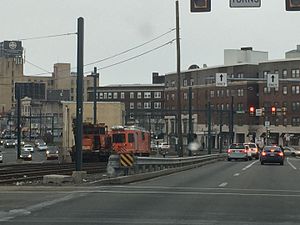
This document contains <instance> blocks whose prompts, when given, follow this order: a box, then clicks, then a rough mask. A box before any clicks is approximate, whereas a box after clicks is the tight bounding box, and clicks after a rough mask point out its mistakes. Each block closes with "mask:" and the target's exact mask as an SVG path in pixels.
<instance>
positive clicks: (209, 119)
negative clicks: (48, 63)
mask: <svg viewBox="0 0 300 225" xmlns="http://www.w3.org/2000/svg"><path fill="white" fill-rule="evenodd" d="M207 142H208V143H207V153H208V154H211V105H210V101H208V131H207Z"/></svg>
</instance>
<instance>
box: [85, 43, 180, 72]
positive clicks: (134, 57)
mask: <svg viewBox="0 0 300 225" xmlns="http://www.w3.org/2000/svg"><path fill="white" fill-rule="evenodd" d="M175 40H176V39H173V40H171V41H169V42H167V43H165V44H163V45H160V46H158V47H156V48H153V49H150V50H148V51H146V52H143V53H141V54H138V55H136V56H133V57H130V58H128V59H125V60H122V61H119V62H116V63H113V64H111V65H108V66H104V67H101V68H100V69H98V70H103V69H107V68H110V67H113V66H116V65H119V64H122V63H125V62H128V61H130V60H133V59H136V58H138V57H141V56H143V55H146V54H148V53H150V52H153V51H155V50H158V49H160V48H162V47H164V46H166V45H169V44H172V43H173V42H174V41H175ZM87 73H88V72H86V73H85V74H87ZM89 73H91V71H90V72H89Z"/></svg>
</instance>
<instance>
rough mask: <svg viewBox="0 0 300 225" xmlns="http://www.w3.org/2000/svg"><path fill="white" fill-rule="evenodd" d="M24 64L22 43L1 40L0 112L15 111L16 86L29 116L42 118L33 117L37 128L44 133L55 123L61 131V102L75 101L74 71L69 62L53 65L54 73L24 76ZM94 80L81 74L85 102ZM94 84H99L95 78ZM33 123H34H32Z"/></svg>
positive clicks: (11, 112) (75, 78) (11, 113)
mask: <svg viewBox="0 0 300 225" xmlns="http://www.w3.org/2000/svg"><path fill="white" fill-rule="evenodd" d="M23 67H24V59H23V48H22V42H20V41H4V42H2V43H0V96H1V102H0V107H1V108H0V112H1V114H3V115H6V114H9V115H10V116H11V115H14V114H15V112H14V111H15V106H16V98H15V97H16V96H15V94H16V90H15V89H16V87H19V88H20V93H21V98H25V97H27V100H26V101H25V102H26V104H27V105H26V106H24V108H26V109H27V110H28V111H27V114H28V113H29V110H30V116H31V117H34V118H37V117H39V118H42V119H40V120H36V121H37V123H41V121H42V125H41V127H40V128H39V129H42V128H43V130H44V132H47V130H49V127H53V123H54V126H55V128H56V129H57V130H62V116H63V112H62V111H61V106H60V105H61V101H76V80H77V76H76V73H72V72H71V66H70V63H56V64H54V71H53V73H52V74H48V75H35V76H28V75H24V73H23ZM93 80H94V79H93V77H92V76H87V77H84V84H83V87H84V90H83V91H84V93H83V100H84V101H86V100H87V89H88V88H89V87H93ZM96 85H97V86H99V80H98V78H97V84H96ZM28 98H29V99H30V104H29V105H28ZM24 113H25V111H24ZM23 116H25V114H23ZM49 118H50V119H49ZM51 118H54V119H51ZM53 121H54V122H53ZM26 126H28V124H27V125H26ZM32 126H35V125H34V124H32ZM52 130H53V129H52ZM40 132H42V131H40Z"/></svg>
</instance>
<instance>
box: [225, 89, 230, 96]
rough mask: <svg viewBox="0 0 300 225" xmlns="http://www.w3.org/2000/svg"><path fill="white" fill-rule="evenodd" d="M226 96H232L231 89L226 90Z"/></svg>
mask: <svg viewBox="0 0 300 225" xmlns="http://www.w3.org/2000/svg"><path fill="white" fill-rule="evenodd" d="M226 96H227V97H229V96H230V90H229V89H227V90H226Z"/></svg>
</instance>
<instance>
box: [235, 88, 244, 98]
mask: <svg viewBox="0 0 300 225" xmlns="http://www.w3.org/2000/svg"><path fill="white" fill-rule="evenodd" d="M237 92H238V93H237V94H238V96H240V97H242V96H244V89H238V91H237Z"/></svg>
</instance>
